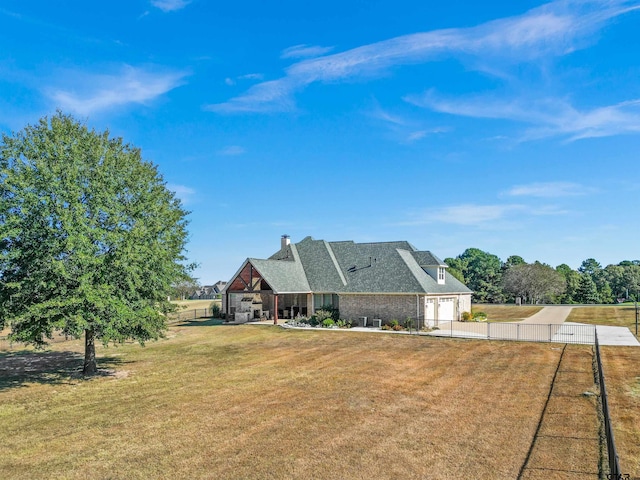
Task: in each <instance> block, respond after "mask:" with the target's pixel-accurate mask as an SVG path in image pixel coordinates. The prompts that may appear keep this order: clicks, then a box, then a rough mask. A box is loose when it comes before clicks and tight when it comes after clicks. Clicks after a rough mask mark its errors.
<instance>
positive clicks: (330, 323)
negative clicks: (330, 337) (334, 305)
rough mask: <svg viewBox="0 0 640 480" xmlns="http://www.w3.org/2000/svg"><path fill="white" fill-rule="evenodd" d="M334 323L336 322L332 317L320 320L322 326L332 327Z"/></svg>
mask: <svg viewBox="0 0 640 480" xmlns="http://www.w3.org/2000/svg"><path fill="white" fill-rule="evenodd" d="M335 324H336V322H334V321H333V318H325V319H324V320H323V321H322V326H323V327H325V328H330V327H333V326H334V325H335Z"/></svg>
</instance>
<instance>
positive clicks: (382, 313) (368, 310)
mask: <svg viewBox="0 0 640 480" xmlns="http://www.w3.org/2000/svg"><path fill="white" fill-rule="evenodd" d="M441 296H442V297H444V298H450V297H453V298H458V299H459V305H457V306H458V307H459V308H460V311H459V312H457V311H455V310H454V317H455V318H457V317H458V316H459V315H461V314H462V312H469V311H471V295H470V294H466V295H465V294H463V295H458V294H450V295H446V294H443V295H441ZM424 298H425V296H424V295H420V296H419V300H418V303H417V305H416V295H415V294H413V295H340V300H339V308H340V318H342V319H344V320H353V321H356V320H358V317H368V318H369V320H373V319H374V318H379V319H381V320H383V322H389V321H391V320H394V319H395V320H398V321H400V323H402V322H404V321H405V320H406V319H407V318H411V319H414V320H415V319H418V320H419V321H420V322H423V321H424ZM429 298H436V309H437V303H438V301H437V297H432V296H430V297H429ZM454 308H456V306H454ZM435 314H436V315H437V310H436V312H435Z"/></svg>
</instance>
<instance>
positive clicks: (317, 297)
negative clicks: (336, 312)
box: [313, 293, 338, 311]
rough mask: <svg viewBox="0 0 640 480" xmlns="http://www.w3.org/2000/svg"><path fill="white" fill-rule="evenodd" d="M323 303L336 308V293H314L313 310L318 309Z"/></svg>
mask: <svg viewBox="0 0 640 480" xmlns="http://www.w3.org/2000/svg"><path fill="white" fill-rule="evenodd" d="M325 305H329V306H331V307H333V308H338V295H336V294H332V293H314V294H313V308H314V310H316V311H317V310H320V309H321V308H322V307H324V306H325Z"/></svg>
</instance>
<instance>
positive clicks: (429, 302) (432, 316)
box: [424, 298, 436, 327]
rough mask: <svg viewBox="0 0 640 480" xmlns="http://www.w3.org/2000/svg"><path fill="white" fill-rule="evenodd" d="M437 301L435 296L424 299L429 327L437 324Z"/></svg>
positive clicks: (426, 320)
mask: <svg viewBox="0 0 640 480" xmlns="http://www.w3.org/2000/svg"><path fill="white" fill-rule="evenodd" d="M435 307H436V303H435V300H434V299H433V298H425V299H424V321H425V325H426V326H427V327H435V325H436V308H435Z"/></svg>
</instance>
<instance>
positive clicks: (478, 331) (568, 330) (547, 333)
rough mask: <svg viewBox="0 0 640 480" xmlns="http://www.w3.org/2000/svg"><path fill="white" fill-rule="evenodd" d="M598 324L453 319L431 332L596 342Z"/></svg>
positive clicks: (528, 339)
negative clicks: (459, 320) (456, 320)
mask: <svg viewBox="0 0 640 480" xmlns="http://www.w3.org/2000/svg"><path fill="white" fill-rule="evenodd" d="M595 332H596V327H595V325H576V324H566V323H563V324H553V323H551V324H537V323H507V322H477V323H475V322H450V323H448V324H444V325H441V326H440V330H437V331H435V332H432V333H431V334H432V335H434V334H435V335H438V336H446V337H460V338H482V339H487V340H515V341H521V342H553V343H576V344H583V345H593V344H594V343H595Z"/></svg>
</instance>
